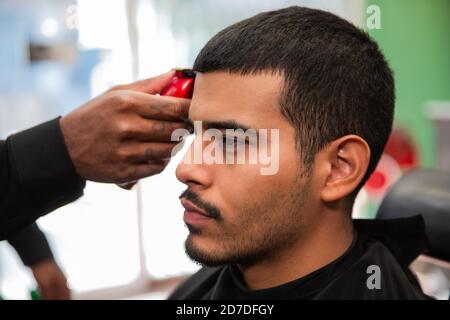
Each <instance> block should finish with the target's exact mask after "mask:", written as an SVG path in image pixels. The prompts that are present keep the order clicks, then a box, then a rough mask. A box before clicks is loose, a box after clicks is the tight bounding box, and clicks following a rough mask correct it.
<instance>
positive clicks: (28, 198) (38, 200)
mask: <svg viewBox="0 0 450 320" xmlns="http://www.w3.org/2000/svg"><path fill="white" fill-rule="evenodd" d="M84 186H85V181H83V180H82V179H81V178H80V177H79V176H78V174H77V172H76V170H75V167H74V166H73V163H72V160H71V159H70V157H69V154H68V151H67V148H66V145H65V143H64V137H63V135H62V132H61V128H60V125H59V118H56V119H54V120H51V121H48V122H46V123H43V124H40V125H38V126H36V127H33V128H31V129H28V130H25V131H22V132H19V133H17V134H15V135H12V136H10V137H9V138H8V139H7V140H6V141H0V240H4V239H7V238H8V237H9V236H11V235H12V234H14V233H15V232H17V231H19V230H20V229H21V228H23V227H25V226H27V225H29V224H31V223H33V222H34V221H35V220H36V219H38V218H39V217H41V216H43V215H45V214H47V213H49V212H51V211H53V210H55V209H57V208H58V207H61V206H63V205H65V204H67V203H69V202H72V201H74V200H76V199H77V198H79V197H80V196H82V195H83V188H84Z"/></svg>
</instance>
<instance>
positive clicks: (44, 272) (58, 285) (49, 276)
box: [31, 260, 70, 300]
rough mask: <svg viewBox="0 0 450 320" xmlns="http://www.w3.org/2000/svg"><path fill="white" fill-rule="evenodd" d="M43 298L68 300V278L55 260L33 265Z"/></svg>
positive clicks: (34, 274)
mask: <svg viewBox="0 0 450 320" xmlns="http://www.w3.org/2000/svg"><path fill="white" fill-rule="evenodd" d="M31 271H32V272H33V276H34V279H35V280H36V282H37V285H38V287H39V292H40V295H41V298H42V299H43V300H68V299H70V290H69V288H68V286H67V279H66V277H65V276H64V274H63V272H62V271H61V269H60V268H59V267H58V265H57V264H56V262H55V261H53V260H46V261H42V262H39V263H37V264H35V265H33V266H31Z"/></svg>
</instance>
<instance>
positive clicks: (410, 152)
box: [365, 129, 418, 197]
mask: <svg viewBox="0 0 450 320" xmlns="http://www.w3.org/2000/svg"><path fill="white" fill-rule="evenodd" d="M417 165H418V155H417V150H416V148H415V145H414V142H413V140H412V138H411V137H410V135H409V134H408V133H407V132H405V131H403V130H400V129H394V130H393V131H392V134H391V136H390V137H389V140H388V142H387V144H386V147H385V148H384V153H383V155H382V157H381V159H380V162H379V163H378V165H377V167H376V169H375V171H374V172H373V173H372V175H371V176H370V178H369V179H368V180H367V182H366V184H365V189H366V190H367V191H368V193H369V196H372V197H381V196H383V195H384V193H385V192H386V191H387V189H388V188H389V187H390V186H391V185H392V184H393V183H395V181H397V179H398V178H399V177H400V176H401V174H402V172H403V171H405V170H408V169H412V168H414V167H415V166H417Z"/></svg>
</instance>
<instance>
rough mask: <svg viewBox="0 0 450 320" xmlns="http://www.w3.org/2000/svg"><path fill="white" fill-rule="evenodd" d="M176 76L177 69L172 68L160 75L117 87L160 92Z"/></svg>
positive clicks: (152, 92) (154, 92)
mask: <svg viewBox="0 0 450 320" xmlns="http://www.w3.org/2000/svg"><path fill="white" fill-rule="evenodd" d="M174 76H175V70H173V69H172V70H170V71H168V72H166V73H163V74H160V75H159V76H156V77H153V78H148V79H144V80H138V81H136V82H133V83H129V84H124V85H120V86H117V87H116V88H115V89H120V90H134V91H140V92H144V93H150V94H156V93H160V92H161V91H162V89H164V87H165V86H166V85H168V84H169V83H170V80H171V79H172V78H173V77H174Z"/></svg>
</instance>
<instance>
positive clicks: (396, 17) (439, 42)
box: [365, 0, 450, 166]
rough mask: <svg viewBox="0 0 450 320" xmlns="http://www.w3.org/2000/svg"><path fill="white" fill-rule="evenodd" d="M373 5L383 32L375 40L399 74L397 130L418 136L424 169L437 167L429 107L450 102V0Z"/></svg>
mask: <svg viewBox="0 0 450 320" xmlns="http://www.w3.org/2000/svg"><path fill="white" fill-rule="evenodd" d="M372 4H375V5H378V6H379V7H380V9H381V29H379V30H368V31H369V34H370V35H371V36H372V37H373V38H374V39H375V40H376V41H377V42H378V43H379V45H380V47H381V49H382V50H383V52H384V53H385V55H386V57H387V59H388V60H389V63H390V65H391V67H392V68H393V70H394V72H395V80H396V86H397V90H396V91H397V103H396V114H395V117H396V125H397V126H399V127H403V128H406V129H407V130H408V131H409V132H410V133H412V134H413V135H414V138H415V140H416V143H417V145H418V147H419V151H420V158H421V163H422V165H424V166H431V165H433V164H434V158H435V157H434V155H435V154H434V152H435V151H434V147H435V146H434V141H435V137H434V130H433V126H432V124H431V123H430V122H429V121H428V120H427V119H426V117H425V115H424V105H425V103H426V102H427V101H429V100H450V0H428V1H427V0H366V5H367V6H368V5H372ZM367 6H366V7H367ZM366 7H365V8H366Z"/></svg>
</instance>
